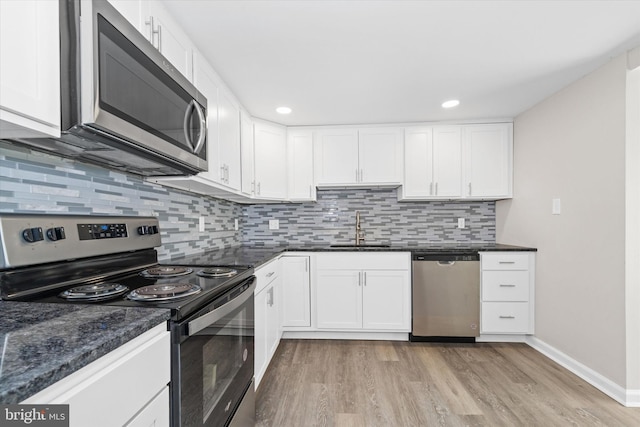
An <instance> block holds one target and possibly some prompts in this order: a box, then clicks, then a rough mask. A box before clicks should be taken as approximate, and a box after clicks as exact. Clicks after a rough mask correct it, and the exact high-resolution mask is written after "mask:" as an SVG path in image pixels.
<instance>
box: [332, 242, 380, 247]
mask: <svg viewBox="0 0 640 427" xmlns="http://www.w3.org/2000/svg"><path fill="white" fill-rule="evenodd" d="M329 247H330V248H390V247H391V245H377V244H369V243H361V244H359V245H355V244H352V243H344V244H337V245H331V246H329Z"/></svg>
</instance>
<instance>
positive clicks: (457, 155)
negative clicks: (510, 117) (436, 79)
mask: <svg viewBox="0 0 640 427" xmlns="http://www.w3.org/2000/svg"><path fill="white" fill-rule="evenodd" d="M512 128H513V125H512V124H511V123H497V124H476V125H459V126H433V127H408V128H406V129H405V144H404V162H405V165H404V166H405V170H404V182H403V187H402V188H401V189H400V191H399V193H398V197H399V199H400V200H434V199H468V200H496V199H503V198H509V197H511V193H512V191H511V182H512V152H513V142H512V137H511V134H512Z"/></svg>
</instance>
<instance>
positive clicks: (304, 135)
mask: <svg viewBox="0 0 640 427" xmlns="http://www.w3.org/2000/svg"><path fill="white" fill-rule="evenodd" d="M287 150H288V152H289V157H288V161H287V165H288V166H289V200H293V201H306V200H315V199H316V189H315V185H313V131H310V130H289V131H287Z"/></svg>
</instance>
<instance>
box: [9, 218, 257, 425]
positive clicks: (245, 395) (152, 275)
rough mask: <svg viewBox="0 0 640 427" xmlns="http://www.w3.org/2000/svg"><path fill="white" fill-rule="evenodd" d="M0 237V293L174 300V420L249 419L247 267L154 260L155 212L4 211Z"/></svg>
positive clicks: (67, 300)
mask: <svg viewBox="0 0 640 427" xmlns="http://www.w3.org/2000/svg"><path fill="white" fill-rule="evenodd" d="M0 237H1V243H2V245H1V248H2V250H1V252H0V255H1V257H0V258H1V260H0V291H1V292H2V294H1V295H2V298H3V299H6V300H14V301H31V302H48V303H52V302H53V303H61V304H74V303H83V304H106V305H117V306H136V307H143V306H144V307H164V308H168V309H171V320H170V321H169V325H168V327H169V329H170V330H171V334H172V349H171V364H172V367H171V370H172V372H171V384H170V390H171V418H172V423H171V425H172V426H174V427H177V426H226V425H229V423H231V422H233V423H235V425H253V424H252V420H253V419H254V418H255V403H254V402H255V400H254V399H255V397H254V386H253V375H254V372H253V371H254V320H255V319H254V317H255V316H254V302H253V291H254V289H255V283H254V282H255V276H253V268H251V267H248V266H241V265H231V266H212V265H208V266H207V265H205V266H199V265H186V264H185V263H187V264H188V260H189V259H188V258H185V260H184V263H182V264H180V265H163V264H159V263H158V260H157V253H156V251H155V249H153V248H155V247H157V246H159V245H160V230H159V225H158V220H157V219H156V218H151V217H119V216H112V217H109V216H60V215H21V214H0ZM195 263H196V264H197V262H195ZM242 420H243V421H242Z"/></svg>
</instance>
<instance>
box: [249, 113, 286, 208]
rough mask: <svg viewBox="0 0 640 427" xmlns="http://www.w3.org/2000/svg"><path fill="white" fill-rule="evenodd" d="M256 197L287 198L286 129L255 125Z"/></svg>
mask: <svg viewBox="0 0 640 427" xmlns="http://www.w3.org/2000/svg"><path fill="white" fill-rule="evenodd" d="M254 138H255V140H254V150H255V174H256V176H255V178H256V196H257V197H259V198H267V199H279V200H284V199H285V198H286V197H287V167H286V161H287V139H286V132H285V128H284V127H282V126H275V125H268V124H265V123H255V124H254Z"/></svg>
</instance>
